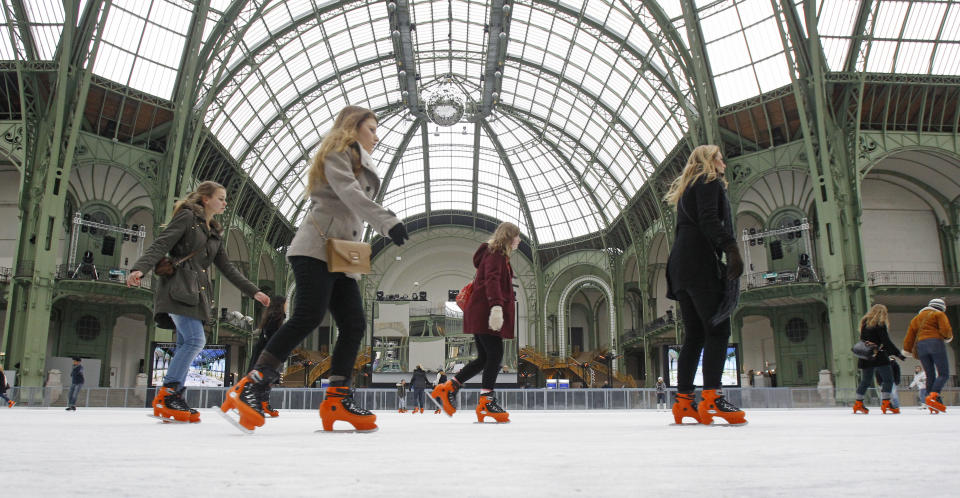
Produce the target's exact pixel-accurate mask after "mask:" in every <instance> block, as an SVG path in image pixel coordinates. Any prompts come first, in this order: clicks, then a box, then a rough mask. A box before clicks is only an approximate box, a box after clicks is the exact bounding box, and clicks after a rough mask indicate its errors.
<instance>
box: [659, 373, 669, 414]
mask: <svg viewBox="0 0 960 498" xmlns="http://www.w3.org/2000/svg"><path fill="white" fill-rule="evenodd" d="M661 404H663V409H664V410H666V409H667V384H666V383H665V382H664V381H663V377H657V410H660V405H661Z"/></svg>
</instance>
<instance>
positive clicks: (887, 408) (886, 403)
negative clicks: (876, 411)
mask: <svg viewBox="0 0 960 498" xmlns="http://www.w3.org/2000/svg"><path fill="white" fill-rule="evenodd" d="M880 411H881V412H883V413H884V414H886V413H887V412H890V413H900V409H899V408H894V407H893V405H891V404H890V400H889V399H885V400H883V402H882V403H880Z"/></svg>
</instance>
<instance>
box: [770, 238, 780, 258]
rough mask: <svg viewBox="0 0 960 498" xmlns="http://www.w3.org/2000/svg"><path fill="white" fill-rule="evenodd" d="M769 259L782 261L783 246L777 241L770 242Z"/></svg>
mask: <svg viewBox="0 0 960 498" xmlns="http://www.w3.org/2000/svg"><path fill="white" fill-rule="evenodd" d="M770 258H771V259H783V246H782V244H781V242H780V241H779V240H774V241H771V242H770Z"/></svg>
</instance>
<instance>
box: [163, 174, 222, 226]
mask: <svg viewBox="0 0 960 498" xmlns="http://www.w3.org/2000/svg"><path fill="white" fill-rule="evenodd" d="M218 190H223V191H224V192H226V191H227V189H225V188H224V187H223V185H220V184H219V183H217V182H215V181H212V180H207V181H205V182H202V183H201V184H200V185H197V190H194V191H193V192H190V193H189V194H187V196H186V197H184V198H183V199H182V200H180V201H178V202H177V203H176V204H174V205H173V216H176V215H177V213H178V212H179V211H180V210H181V209H183V208H185V207H188V205H189V204H196V205H197V206H200V207H201V208H203V198H204V197H213V196H215V195H217V191H218ZM204 216H206V213H204ZM207 222H208V223H209V224H210V228H212V229H214V230H216V231H218V232H219V231H220V229H221V228H222V227H221V226H220V222H218V221H217V220H215V219H213V218H211V219H209V220H207Z"/></svg>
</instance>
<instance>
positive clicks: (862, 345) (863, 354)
mask: <svg viewBox="0 0 960 498" xmlns="http://www.w3.org/2000/svg"><path fill="white" fill-rule="evenodd" d="M871 344H872V343H871ZM850 351H852V352H853V355H854V356H856V357H857V358H860V359H861V360H872V359H873V358H875V357H876V356H877V346H875V345H870V344H867V343H866V342H865V341H860V342H858V343H856V344H854V345H853V347H852V348H850Z"/></svg>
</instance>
